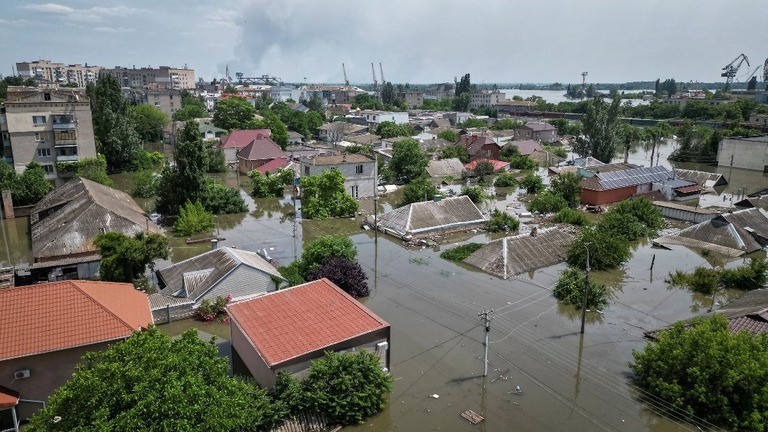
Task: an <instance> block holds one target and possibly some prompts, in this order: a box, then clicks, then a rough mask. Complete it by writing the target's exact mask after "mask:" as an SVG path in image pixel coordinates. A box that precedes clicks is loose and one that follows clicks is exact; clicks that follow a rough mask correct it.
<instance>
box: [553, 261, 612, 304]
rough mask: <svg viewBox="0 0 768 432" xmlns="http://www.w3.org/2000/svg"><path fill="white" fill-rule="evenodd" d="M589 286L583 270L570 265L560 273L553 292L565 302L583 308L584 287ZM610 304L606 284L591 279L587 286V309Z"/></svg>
mask: <svg viewBox="0 0 768 432" xmlns="http://www.w3.org/2000/svg"><path fill="white" fill-rule="evenodd" d="M585 286H587V280H586V275H585V273H584V272H583V271H581V270H578V269H575V268H572V267H569V268H567V269H565V270H564V271H563V272H562V273H560V279H558V280H557V284H555V289H554V290H552V294H553V295H554V296H555V298H556V299H558V300H560V301H562V302H563V303H565V304H569V305H575V306H576V307H577V308H579V309H581V308H582V307H583V305H584V287H585ZM606 306H608V294H607V291H606V289H605V285H602V284H599V283H597V282H595V281H594V280H592V279H590V281H589V287H588V288H587V309H603V308H605V307H606Z"/></svg>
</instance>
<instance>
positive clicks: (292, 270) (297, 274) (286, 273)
mask: <svg viewBox="0 0 768 432" xmlns="http://www.w3.org/2000/svg"><path fill="white" fill-rule="evenodd" d="M277 271H279V272H280V275H282V276H283V277H284V278H285V279H287V280H288V286H296V285H301V284H303V283H305V282H306V280H304V276H302V275H301V260H296V261H294V262H292V263H290V264H289V265H287V266H283V267H278V268H277Z"/></svg>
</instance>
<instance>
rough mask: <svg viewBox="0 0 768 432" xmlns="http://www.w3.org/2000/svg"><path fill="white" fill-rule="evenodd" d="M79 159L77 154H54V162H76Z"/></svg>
mask: <svg viewBox="0 0 768 432" xmlns="http://www.w3.org/2000/svg"><path fill="white" fill-rule="evenodd" d="M79 160H80V156H78V155H56V162H77V161H79Z"/></svg>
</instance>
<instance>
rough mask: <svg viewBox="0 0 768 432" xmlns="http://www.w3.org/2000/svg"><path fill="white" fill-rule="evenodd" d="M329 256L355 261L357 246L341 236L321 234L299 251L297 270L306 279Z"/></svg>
mask: <svg viewBox="0 0 768 432" xmlns="http://www.w3.org/2000/svg"><path fill="white" fill-rule="evenodd" d="M329 258H345V259H347V260H349V261H355V258H357V248H356V247H355V245H354V243H352V240H350V239H349V238H347V237H341V236H323V237H320V238H318V239H317V240H314V241H313V242H312V243H310V244H308V245H307V246H306V247H305V248H304V251H303V252H302V253H301V259H300V262H299V265H298V269H299V272H300V273H301V275H302V276H303V277H304V278H305V279H306V278H308V277H309V275H310V274H311V273H313V272H314V271H315V270H317V269H319V268H320V267H322V266H323V264H324V263H325V261H326V260H328V259H329Z"/></svg>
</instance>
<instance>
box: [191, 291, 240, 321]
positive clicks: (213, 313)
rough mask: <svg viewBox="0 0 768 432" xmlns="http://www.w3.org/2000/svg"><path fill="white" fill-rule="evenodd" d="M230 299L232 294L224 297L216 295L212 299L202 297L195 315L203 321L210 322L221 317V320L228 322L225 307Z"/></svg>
mask: <svg viewBox="0 0 768 432" xmlns="http://www.w3.org/2000/svg"><path fill="white" fill-rule="evenodd" d="M231 300H232V294H228V295H227V296H226V297H222V296H216V298H215V299H214V300H213V301H211V300H210V299H204V300H203V301H202V302H200V306H198V307H197V309H196V310H195V315H196V316H197V319H199V320H200V321H204V322H211V321H213V320H216V319H218V318H221V322H223V323H228V322H229V317H227V312H226V310H225V308H226V307H227V304H229V302H230V301H231Z"/></svg>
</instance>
